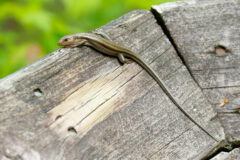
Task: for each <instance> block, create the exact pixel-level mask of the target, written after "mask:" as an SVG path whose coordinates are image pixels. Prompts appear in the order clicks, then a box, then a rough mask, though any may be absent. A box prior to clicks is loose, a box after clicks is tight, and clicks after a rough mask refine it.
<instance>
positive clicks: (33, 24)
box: [0, 0, 174, 78]
mask: <svg viewBox="0 0 240 160" xmlns="http://www.w3.org/2000/svg"><path fill="white" fill-rule="evenodd" d="M167 1H174V0H138V1H136V0H0V78H2V77H4V76H6V75H8V74H10V73H12V72H14V71H16V70H18V69H20V68H22V67H23V66H25V65H27V64H29V63H31V62H32V61H35V60H36V59H38V58H40V57H41V56H43V55H45V54H47V53H50V52H51V51H53V50H55V49H57V48H58V46H57V41H58V40H59V38H60V37H61V36H63V35H66V34H71V33H76V32H87V31H89V30H93V29H95V28H97V27H100V26H101V25H104V24H105V23H107V22H109V21H110V20H113V19H116V18H117V17H119V16H121V15H123V14H124V13H127V12H129V11H131V10H134V9H150V7H151V5H153V4H160V3H164V2H167Z"/></svg>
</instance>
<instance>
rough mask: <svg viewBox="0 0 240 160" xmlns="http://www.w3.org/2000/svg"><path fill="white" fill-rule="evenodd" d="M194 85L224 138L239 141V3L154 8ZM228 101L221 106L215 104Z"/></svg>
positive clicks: (199, 0)
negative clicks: (213, 111) (213, 112)
mask: <svg viewBox="0 0 240 160" xmlns="http://www.w3.org/2000/svg"><path fill="white" fill-rule="evenodd" d="M153 11H154V13H156V17H158V18H159V20H160V21H161V23H162V25H164V26H165V27H166V28H167V32H168V33H169V35H170V37H171V38H172V39H173V42H174V44H175V45H176V48H177V49H178V51H179V53H180V54H181V56H182V57H183V60H184V61H185V63H186V65H187V66H188V69H189V70H190V71H191V74H192V75H193V77H194V79H195V80H196V82H197V83H198V84H199V86H201V88H203V89H204V93H205V96H206V97H207V98H208V100H209V101H210V102H211V104H212V105H213V106H214V109H216V110H217V111H218V113H219V114H218V117H219V118H220V120H221V122H222V125H223V126H224V128H225V133H226V134H227V139H228V140H229V141H230V142H234V143H236V142H239V141H240V136H239V135H240V130H239V126H240V117H239V112H237V109H239V103H240V101H239V94H236V93H238V90H239V85H240V74H239V70H240V68H239V64H240V56H239V53H240V45H239V41H240V30H239V28H240V23H239V19H240V1H239V0H228V1H222V0H211V1H210V0H190V1H184V2H173V3H166V4H164V5H159V6H154V7H153ZM224 99H228V101H229V102H228V103H227V104H226V105H225V106H224V107H219V104H220V103H222V102H223V101H224Z"/></svg>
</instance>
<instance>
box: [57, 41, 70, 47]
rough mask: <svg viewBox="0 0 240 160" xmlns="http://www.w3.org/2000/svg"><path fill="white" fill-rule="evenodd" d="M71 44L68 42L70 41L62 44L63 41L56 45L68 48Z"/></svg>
mask: <svg viewBox="0 0 240 160" xmlns="http://www.w3.org/2000/svg"><path fill="white" fill-rule="evenodd" d="M71 44H72V43H71V42H70V41H68V42H63V41H59V42H58V45H59V46H68V45H71Z"/></svg>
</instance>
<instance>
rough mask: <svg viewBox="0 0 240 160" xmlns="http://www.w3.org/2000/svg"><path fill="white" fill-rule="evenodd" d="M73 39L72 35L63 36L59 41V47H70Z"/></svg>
mask: <svg viewBox="0 0 240 160" xmlns="http://www.w3.org/2000/svg"><path fill="white" fill-rule="evenodd" d="M74 41H75V38H74V36H72V35H67V36H63V37H62V38H61V39H60V40H59V41H58V45H59V46H71V45H73V44H74Z"/></svg>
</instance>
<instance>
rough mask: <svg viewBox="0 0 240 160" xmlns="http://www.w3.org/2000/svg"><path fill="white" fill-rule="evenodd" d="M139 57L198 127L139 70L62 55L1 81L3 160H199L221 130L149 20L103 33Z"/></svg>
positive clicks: (135, 17) (115, 25)
mask: <svg viewBox="0 0 240 160" xmlns="http://www.w3.org/2000/svg"><path fill="white" fill-rule="evenodd" d="M98 30H100V31H101V32H104V33H106V34H108V35H109V36H110V37H111V38H112V40H114V41H116V42H117V43H119V44H121V45H123V46H126V47H127V48H129V49H131V50H133V51H134V52H136V53H139V54H140V55H141V57H143V59H144V60H145V61H146V63H148V64H149V65H151V67H152V68H153V69H154V70H155V71H156V72H157V73H158V75H159V76H160V77H161V78H162V79H163V80H164V81H165V83H166V84H167V86H168V88H170V92H171V93H172V94H173V96H174V97H175V98H176V99H178V101H179V103H180V104H181V106H182V108H183V109H184V110H185V111H186V112H187V113H188V114H189V115H190V116H191V117H192V118H193V119H194V120H195V121H196V122H197V123H199V124H200V125H201V126H202V127H203V128H204V129H205V130H207V132H208V133H209V134H210V135H211V136H212V137H214V139H213V138H212V137H210V136H209V135H207V134H206V133H205V132H204V131H203V130H201V129H200V128H199V127H197V126H196V125H195V124H194V123H193V122H192V121H191V120H190V119H188V118H187V117H186V116H185V115H184V114H183V113H182V112H181V111H180V110H179V109H178V108H177V107H176V106H175V105H174V104H173V103H172V102H171V101H170V99H169V98H168V97H167V96H166V94H165V93H164V92H163V91H162V89H161V88H160V87H159V86H158V85H157V83H156V82H155V81H154V80H153V79H152V78H151V76H149V75H148V74H147V72H146V71H145V70H143V69H142V68H141V67H140V66H138V65H137V64H136V63H134V62H133V63H131V64H125V65H123V66H122V65H120V63H119V62H118V60H117V59H116V58H112V57H106V56H104V55H102V54H100V53H99V52H97V51H95V50H93V49H92V48H88V47H82V48H61V49H58V50H56V51H54V52H52V53H50V54H49V55H47V56H45V57H43V58H42V59H40V60H38V61H37V62H35V63H33V64H31V65H29V66H27V67H25V68H23V69H21V70H19V71H17V72H16V73H14V74H12V75H10V76H8V77H6V78H4V79H2V80H1V81H0V106H1V107H0V123H1V125H0V140H1V144H2V145H1V146H0V159H4V158H5V159H16V158H19V157H20V158H22V159H36V160H38V159H39V160H40V159H51V160H54V159H79V160H80V159H81V160H84V159H89V160H93V159H146V160H147V159H164V158H169V159H200V158H202V157H205V156H206V155H207V154H208V153H209V152H211V151H212V150H214V149H216V148H217V147H219V145H220V144H221V143H222V141H223V140H224V133H223V129H222V127H221V125H220V123H219V121H218V120H216V119H213V118H214V117H215V116H216V112H215V111H214V110H213V109H212V107H211V105H210V104H209V103H208V101H207V100H206V98H205V97H204V96H203V93H202V91H201V89H200V88H199V86H198V85H197V84H196V83H195V81H194V80H193V79H192V77H191V75H190V74H189V72H188V70H187V69H186V67H185V66H184V65H183V64H182V62H181V60H180V58H179V57H178V55H177V54H176V52H175V50H174V48H173V46H172V45H171V43H170V42H169V40H168V39H167V37H166V36H165V35H164V33H163V32H162V30H161V27H160V26H159V25H158V24H157V22H156V19H155V18H154V16H153V15H152V13H151V12H149V11H145V10H137V11H133V12H130V13H128V14H126V15H124V16H122V17H120V18H119V19H117V20H115V21H113V22H110V23H109V24H107V25H105V26H103V27H101V28H99V29H98Z"/></svg>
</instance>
